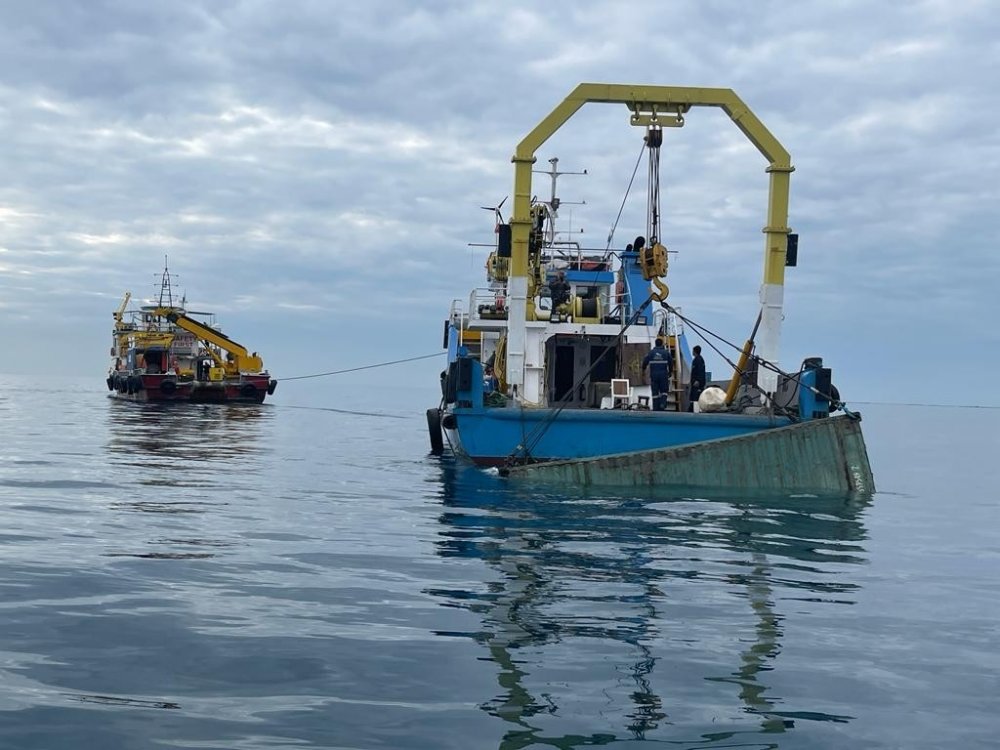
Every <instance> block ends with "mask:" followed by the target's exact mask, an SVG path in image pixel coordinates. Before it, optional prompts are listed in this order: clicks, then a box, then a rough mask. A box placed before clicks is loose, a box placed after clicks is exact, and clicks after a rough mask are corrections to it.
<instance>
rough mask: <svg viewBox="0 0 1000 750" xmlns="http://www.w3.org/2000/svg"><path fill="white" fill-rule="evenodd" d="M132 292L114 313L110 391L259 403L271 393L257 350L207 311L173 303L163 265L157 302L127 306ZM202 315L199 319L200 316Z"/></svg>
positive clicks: (133, 397)
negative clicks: (239, 340)
mask: <svg viewBox="0 0 1000 750" xmlns="http://www.w3.org/2000/svg"><path fill="white" fill-rule="evenodd" d="M131 297H132V294H131V292H126V293H125V298H124V300H123V301H122V304H121V305H120V306H119V308H118V310H117V311H116V312H115V313H114V318H115V328H114V331H113V345H112V347H111V356H112V358H113V360H112V363H111V369H110V371H109V373H108V378H107V384H108V390H109V391H111V393H112V395H113V396H115V397H116V398H122V399H127V400H129V401H157V402H174V401H182V402H183V401H186V402H195V403H228V402H244V403H257V404H259V403H262V402H263V401H264V398H265V396H267V395H269V394H272V393H274V389H275V387H276V386H277V383H278V381H276V380H272V379H271V377H270V375H269V374H268V372H267V370H265V369H264V362H263V360H262V359H261V358H260V356H258V354H257V352H252V353H251V352H249V351H247V349H246V347H244V346H243V345H242V344H239V343H237V342H235V341H233V340H232V339H231V338H229V337H228V336H226V335H225V334H224V333H223V332H222V331H221V330H220V329H219V326H218V325H216V324H215V322H214V316H213V315H212V314H211V313H207V312H195V311H191V310H187V309H185V303H184V300H181V301H180V304H176V305H175V304H174V297H173V291H172V289H171V284H170V273H169V271H168V270H167V268H166V267H164V269H163V276H162V277H161V280H160V294H159V299H158V300H157V302H156V303H155V304H150V305H143V306H142V307H140V308H139V309H137V310H128V309H127V308H128V303H129V300H130V299H131ZM199 318H202V319H199Z"/></svg>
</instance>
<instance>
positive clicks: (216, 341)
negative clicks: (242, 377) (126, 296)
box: [153, 307, 264, 373]
mask: <svg viewBox="0 0 1000 750" xmlns="http://www.w3.org/2000/svg"><path fill="white" fill-rule="evenodd" d="M153 315H156V316H158V317H161V318H166V319H167V320H169V321H170V322H171V323H173V324H174V325H176V326H177V327H178V328H183V329H184V330H185V331H189V332H190V333H193V334H194V335H195V336H197V337H198V338H199V339H201V340H202V341H204V342H206V343H208V344H212V345H213V346H217V347H219V348H220V349H222V350H223V351H225V352H228V353H229V354H231V355H233V360H234V362H235V366H236V369H237V370H239V372H247V373H257V372H261V371H263V369H264V361H263V360H262V359H261V358H260V357H259V356H257V354H256V353H254V354H251V353H250V352H248V351H247V349H246V347H245V346H243V345H242V344H238V343H237V342H235V341H233V340H232V339H231V338H229V337H228V336H227V335H226V334H224V333H222V332H221V331H217V330H215V329H214V328H212V327H211V326H209V325H206V324H204V323H202V322H201V321H199V320H195V319H194V318H189V317H188V316H187V315H185V314H184V313H182V312H179V311H178V310H177V308H174V307H158V308H156V309H155V310H153Z"/></svg>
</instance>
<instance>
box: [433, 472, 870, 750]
mask: <svg viewBox="0 0 1000 750" xmlns="http://www.w3.org/2000/svg"><path fill="white" fill-rule="evenodd" d="M440 472H441V476H440V478H439V479H440V488H441V489H440V495H441V501H442V504H443V506H444V510H443V512H442V513H441V517H440V520H441V530H440V532H439V535H440V538H439V540H438V541H437V548H438V552H439V554H440V555H442V556H445V557H463V558H474V559H479V560H483V561H485V562H486V563H487V564H488V565H489V566H490V568H492V569H493V571H494V572H495V573H496V574H497V577H496V580H493V581H490V582H486V583H483V584H482V586H475V585H469V586H467V587H466V589H471V590H466V589H452V590H445V589H437V590H435V591H434V592H433V593H434V594H435V595H437V596H439V597H441V598H442V600H443V601H444V602H445V603H446V604H447V605H448V606H455V607H462V608H465V609H468V610H470V611H472V612H475V613H476V614H477V615H478V616H479V617H480V619H481V622H482V631H483V632H481V633H476V634H475V635H474V636H473V637H475V638H476V639H477V640H478V641H479V642H480V643H482V645H483V646H484V647H485V648H486V650H487V652H488V654H489V658H490V659H491V660H492V661H493V662H494V663H495V664H496V665H497V667H498V669H499V674H498V682H499V685H500V687H501V692H500V694H499V695H497V696H496V697H495V698H493V699H492V700H489V701H486V702H484V703H483V704H482V706H481V707H482V708H483V710H485V711H487V712H488V713H490V714H491V715H493V716H495V717H497V718H498V719H501V720H502V721H503V722H505V724H507V725H508V726H507V728H506V729H505V730H504V734H503V737H502V739H501V741H500V743H499V747H500V748H501V749H502V750H515V749H516V748H525V747H541V746H549V747H557V748H577V747H590V746H597V745H610V744H616V743H620V742H625V741H636V740H653V739H655V740H660V741H669V743H670V744H673V743H674V742H675V741H677V739H676V734H677V732H678V731H683V734H684V736H683V744H687V743H692V744H696V745H697V746H699V747H712V746H726V747H773V746H775V745H774V744H773V743H774V742H776V740H775V738H774V736H773V735H774V734H776V733H781V732H786V731H788V730H791V729H792V728H793V727H795V726H796V722H797V721H798V722H801V721H834V722H844V721H849V720H850V719H851V717H849V716H840V715H836V714H830V713H824V712H822V711H787V710H782V708H781V706H782V704H783V703H785V702H786V699H788V698H795V697H796V696H794V695H792V696H779V695H776V694H775V691H774V690H773V689H772V687H771V686H770V685H771V684H774V681H772V680H769V679H767V678H768V676H769V675H768V673H770V672H772V671H773V670H776V669H778V668H779V664H780V660H779V655H780V653H781V649H782V638H783V637H784V636H785V632H784V631H785V627H786V625H785V618H786V617H788V616H790V615H788V614H784V613H782V611H781V610H782V609H784V610H792V611H797V610H801V609H803V608H805V609H809V608H813V609H816V608H823V607H843V606H850V605H851V604H853V602H854V595H855V592H856V591H857V584H855V583H853V582H852V581H851V576H850V567H849V566H851V565H855V564H858V563H863V562H864V561H865V557H864V556H865V550H864V547H863V542H864V540H865V538H866V532H865V529H864V526H863V523H862V517H863V513H864V510H865V508H866V507H867V506H868V503H869V502H870V501H869V499H867V498H852V499H847V498H816V497H808V498H806V497H801V498H774V497H770V498H769V497H758V498H751V497H741V498H738V499H737V498H732V497H715V498H710V499H699V498H697V497H696V496H692V497H677V496H672V497H660V498H653V499H642V498H636V497H629V496H609V495H596V494H592V495H589V496H584V497H580V496H572V497H570V496H559V495H557V494H553V492H552V489H551V488H547V489H541V488H539V489H537V491H536V490H533V489H531V488H523V487H522V488H518V487H516V486H511V485H509V484H507V483H505V482H504V481H503V480H500V479H498V478H496V477H492V476H490V475H488V474H485V473H483V472H481V471H478V470H476V469H472V468H468V467H464V466H460V465H455V464H453V463H449V462H447V461H443V462H442V463H441V465H440ZM779 604H780V605H781V606H779ZM808 627H809V625H808V624H805V625H804V626H802V627H798V628H796V632H797V633H798V635H799V637H800V638H801V637H802V631H803V630H804V629H805V628H808ZM609 666H610V668H611V669H610V673H609V670H608V667H609ZM570 727H572V728H573V730H574V731H576V730H579V729H580V728H584V727H586V728H587V729H591V730H593V731H591V732H590V733H587V732H581V733H567V731H566V730H567V729H568V728H570ZM681 727H683V730H681ZM609 728H614V731H608V730H609ZM761 733H764V734H766V735H768V737H766V738H765V737H760V736H759V735H760V734H761Z"/></svg>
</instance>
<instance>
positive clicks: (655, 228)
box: [427, 84, 867, 466]
mask: <svg viewBox="0 0 1000 750" xmlns="http://www.w3.org/2000/svg"><path fill="white" fill-rule="evenodd" d="M592 102H600V103H613V104H624V105H626V107H627V108H628V109H629V110H630V112H631V115H630V124H631V125H633V126H637V127H639V128H642V129H643V131H644V132H643V139H644V142H645V149H646V151H647V152H648V158H649V164H650V169H649V174H650V180H649V183H650V184H649V185H648V186H647V191H648V202H647V205H648V206H649V212H648V214H649V215H648V217H647V231H646V235H645V236H643V237H637V238H636V240H635V241H634V242H632V243H631V244H630V245H629V246H628V247H626V248H625V249H624V250H621V251H610V250H608V249H601V250H588V249H587V248H583V247H580V246H579V245H578V244H577V243H575V242H566V241H561V240H560V234H559V233H558V232H557V229H556V221H557V219H558V218H559V208H560V200H559V198H558V197H557V195H556V183H557V178H558V177H559V176H560V175H562V174H566V173H565V172H560V171H559V169H558V160H557V159H550V160H549V163H550V165H551V166H550V169H549V170H548V171H547V172H542V173H541V174H544V175H546V176H547V177H548V179H549V181H550V182H551V194H550V195H549V196H548V199H547V200H542V199H538V198H532V197H531V196H534V195H536V192H535V191H534V190H533V189H532V173H533V169H532V167H533V165H534V163H535V159H536V157H535V154H536V151H537V150H538V149H539V148H540V147H541V146H542V144H543V143H545V141H546V140H547V139H548V138H549V137H550V136H551V135H552V134H553V133H554V132H556V130H558V129H559V127H561V126H562V125H563V124H564V123H565V122H566V121H567V120H569V119H570V118H571V117H572V115H573V114H574V113H575V112H576V111H577V110H579V109H580V108H581V107H582V106H583V105H585V104H588V103H592ZM695 107H717V108H721V109H722V110H723V111H724V112H725V113H726V114H728V115H729V116H730V118H731V119H732V120H733V122H734V123H735V124H736V125H737V127H739V129H740V130H741V131H742V132H743V133H744V134H745V135H746V136H747V138H748V139H749V140H750V141H751V142H752V143H753V144H754V145H755V146H756V147H757V148H758V150H759V151H760V152H761V153H762V154H763V156H764V157H765V159H766V161H767V170H766V171H767V173H768V175H769V180H770V194H769V199H768V206H767V212H766V220H765V221H766V223H765V226H764V238H765V240H764V273H763V281H762V284H761V289H760V301H759V307H758V308H756V309H754V311H753V313H754V315H755V316H756V323H755V324H754V325H753V326H752V328H753V333H752V334H751V335H750V337H749V338H748V339H747V340H746V342H745V343H744V344H743V345H742V346H741V347H734V351H733V352H732V362H733V375H732V378H729V379H727V380H724V381H721V382H720V383H719V385H720V386H721V387H720V388H706V389H705V391H704V393H702V394H701V396H700V398H699V399H698V401H697V402H696V403H692V402H691V399H690V396H691V394H692V392H691V389H690V384H691V373H692V360H693V357H692V344H693V343H695V342H694V341H692V340H689V339H690V338H691V336H693V335H694V334H697V335H698V336H700V337H702V338H704V339H705V342H706V343H708V344H709V345H711V346H713V348H716V347H724V346H732V345H730V344H728V342H727V341H726V339H724V338H722V337H715V336H714V335H713V334H711V332H709V331H707V330H706V329H705V328H703V327H702V326H699V325H697V324H696V323H695V322H694V321H692V320H690V319H688V318H687V317H686V316H685V315H683V314H681V311H680V310H678V309H677V308H675V307H673V306H672V305H671V304H670V303H669V301H668V295H669V290H668V288H667V286H666V284H665V283H664V278H665V276H666V274H667V270H668V261H667V258H668V255H667V249H666V247H665V245H664V239H663V235H662V232H661V226H660V209H659V149H660V145H661V143H662V139H663V133H664V130H665V129H667V128H677V127H680V126H682V125H683V124H684V120H685V117H686V116H687V114H688V112H689V110H691V109H692V108H695ZM513 162H514V200H513V207H512V215H511V217H510V219H509V220H505V219H504V218H503V215H502V213H501V209H502V205H501V206H500V207H498V208H497V209H496V238H497V239H496V246H495V248H494V250H493V252H492V253H491V254H490V256H489V258H488V260H487V263H486V272H487V283H486V286H484V287H482V288H478V289H475V290H473V291H472V293H471V294H470V296H469V297H468V298H467V299H460V300H456V301H454V302H453V303H452V305H451V309H450V311H449V315H448V319H447V321H446V322H445V326H444V341H443V345H444V346H445V348H446V349H447V350H448V366H447V369H446V370H445V371H444V372H442V373H441V388H442V398H441V403H440V405H439V406H438V407H436V408H433V409H430V410H428V413H427V419H428V427H429V431H430V440H431V447H432V451H433V452H435V453H440V452H444V451H445V450H447V449H451V450H452V451H453V452H454V453H455V454H456V455H458V456H463V457H466V458H468V459H470V460H472V461H473V462H475V463H476V464H479V465H491V466H516V465H520V464H531V463H536V462H545V461H553V460H571V459H587V458H594V457H601V456H610V455H616V456H617V455H620V454H628V453H630V452H637V451H651V450H657V449H663V448H673V447H678V446H686V445H691V444H703V443H706V442H710V441H715V440H722V439H728V438H736V437H742V436H752V435H754V434H757V433H764V432H767V431H770V430H775V429H780V428H783V427H788V426H790V425H795V424H798V423H800V422H803V421H808V420H813V419H826V418H827V417H828V416H829V415H830V414H831V413H833V412H835V411H838V410H840V409H842V408H843V404H842V403H841V401H840V395H839V394H838V393H837V391H836V388H835V387H834V386H833V384H832V382H831V371H830V369H829V368H827V367H824V366H823V362H822V360H821V359H820V358H817V357H810V358H808V359H806V360H804V361H803V362H802V364H801V366H798V367H797V368H796V369H795V370H794V371H792V372H786V371H783V370H782V369H781V368H780V367H779V358H778V347H779V342H780V333H781V322H782V303H783V289H784V273H785V268H786V266H794V265H795V264H796V260H797V249H798V237H797V235H795V234H793V233H791V231H790V230H789V228H788V194H789V176H790V174H791V172H792V170H793V167H792V164H791V158H790V156H789V154H788V152H787V151H786V150H785V149H784V148H783V147H782V146H781V144H780V143H779V142H778V141H777V139H776V138H775V137H774V136H773V135H772V134H771V133H770V131H768V129H767V128H766V127H765V126H764V125H763V123H761V122H760V120H758V119H757V117H756V116H755V115H754V114H753V113H752V112H751V111H750V109H749V108H748V107H747V106H746V104H744V103H743V102H742V101H741V100H740V99H739V97H737V96H736V94H735V93H734V92H732V91H731V90H729V89H709V88H687V87H667V86H628V85H611V84H581V85H580V86H578V87H577V88H576V89H575V90H574V91H573V92H572V93H571V94H570V96H569V97H567V98H566V100H565V101H563V102H562V103H561V104H560V105H559V106H558V107H556V108H555V109H554V110H553V111H552V112H551V113H550V114H549V115H548V116H546V117H545V118H544V119H543V120H542V121H541V122H540V124H539V125H538V126H537V127H535V129H534V130H532V131H531V132H530V133H529V134H528V135H527V136H526V137H525V138H524V139H523V140H522V141H521V142H520V144H518V146H517V148H516V150H515V153H514V157H513ZM637 166H638V165H637ZM647 238H648V239H647ZM750 320H751V321H752V320H753V318H751V319H750ZM749 327H750V326H748V328H749ZM657 338H659V339H662V340H663V342H664V343H665V345H666V347H667V348H668V349H669V351H670V353H671V355H672V358H671V377H670V388H669V390H668V391H667V393H666V398H665V401H664V400H661V401H660V402H659V404H657V399H656V397H655V395H654V394H653V392H652V389H651V384H650V381H649V377H648V372H647V371H646V370H645V368H644V367H643V364H642V363H643V359H644V358H645V356H646V355H647V354H648V353H649V351H650V349H651V348H652V347H653V345H654V342H655V340H656V339H657ZM740 339H741V340H742V337H740ZM716 350H717V351H720V350H719V349H718V348H717V349H716ZM657 406H660V407H662V408H660V409H657V408H655V407H657ZM831 460H836V459H834V458H831ZM865 460H866V461H867V459H865Z"/></svg>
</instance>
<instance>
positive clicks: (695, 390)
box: [688, 346, 705, 411]
mask: <svg viewBox="0 0 1000 750" xmlns="http://www.w3.org/2000/svg"><path fill="white" fill-rule="evenodd" d="M691 351H692V352H694V357H693V358H692V360H691V390H690V391H689V393H688V411H694V405H695V402H696V401H697V400H698V398H699V397H700V396H701V392H702V391H703V390H705V360H704V359H703V358H702V356H701V347H700V346H696V347H694V349H692V350H691Z"/></svg>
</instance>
